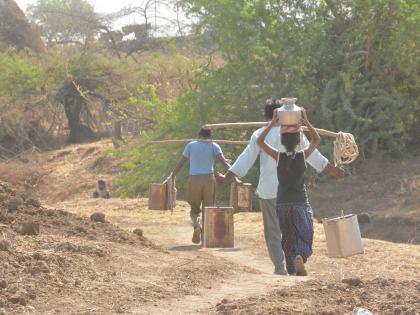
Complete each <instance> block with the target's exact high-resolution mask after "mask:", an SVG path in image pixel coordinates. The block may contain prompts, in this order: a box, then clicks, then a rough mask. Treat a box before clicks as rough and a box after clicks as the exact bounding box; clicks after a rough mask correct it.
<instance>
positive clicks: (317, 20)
mask: <svg viewBox="0 0 420 315" xmlns="http://www.w3.org/2000/svg"><path fill="white" fill-rule="evenodd" d="M184 4H185V5H186V7H187V9H188V10H189V12H190V13H193V14H196V15H197V17H198V18H199V20H200V24H201V29H207V30H210V34H211V35H212V40H213V41H214V42H215V43H216V44H217V45H218V48H219V49H220V51H221V52H222V53H223V56H224V57H225V59H226V60H227V64H226V66H225V67H223V68H222V69H218V70H216V71H215V72H213V73H211V74H210V75H208V76H207V77H206V78H205V79H204V80H203V82H202V83H201V87H202V88H201V89H200V91H199V93H197V94H196V96H195V99H196V100H197V101H198V102H199V103H200V104H201V105H202V106H203V107H206V108H207V106H210V104H219V105H218V106H220V108H223V110H222V112H223V119H225V120H226V113H228V115H229V113H233V112H239V109H240V111H241V113H244V114H245V116H247V117H252V114H251V112H252V110H253V109H255V104H258V103H261V102H262V101H263V100H264V99H265V98H267V97H270V96H290V95H295V96H297V97H298V98H299V102H300V104H302V105H304V106H305V107H307V108H308V109H309V111H310V112H311V114H312V117H315V120H316V123H317V125H319V126H320V127H325V128H330V129H333V130H344V131H349V132H352V133H354V134H356V136H357V137H358V140H359V143H360V144H361V146H362V149H363V150H362V151H363V152H364V153H366V154H369V153H375V151H376V150H377V149H378V148H382V149H388V150H392V151H398V150H400V149H401V148H403V147H404V144H405V143H406V142H407V141H408V140H410V139H412V137H413V134H410V133H408V131H409V130H410V129H409V124H408V123H407V122H408V121H411V125H412V124H413V121H414V120H413V119H411V120H409V115H410V113H413V112H414V111H417V108H419V106H420V104H419V99H418V97H416V95H419V94H420V91H419V85H418V83H417V82H418V73H419V72H418V71H419V58H420V56H419V43H420V41H419V33H418V32H417V29H418V28H419V26H420V14H419V12H420V4H419V2H418V1H414V0H411V1H403V0H397V1H394V0H376V1H374V0H371V1H364V0H357V1H349V0H339V1H327V0H325V1H306V0H302V1H263V0H240V1H233V0H231V1H230V0H228V1H226V0H216V1H205V0H186V1H184ZM253 87H255V88H253ZM211 108H212V109H213V108H214V106H212V107H211ZM212 109H210V110H212ZM213 117H214V118H216V119H217V116H213ZM240 118H242V117H240V116H236V117H234V119H240ZM384 126H386V128H384Z"/></svg>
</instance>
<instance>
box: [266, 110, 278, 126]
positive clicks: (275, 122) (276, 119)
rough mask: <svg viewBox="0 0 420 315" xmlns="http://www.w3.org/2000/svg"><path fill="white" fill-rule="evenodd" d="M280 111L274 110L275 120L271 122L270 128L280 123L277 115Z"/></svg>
mask: <svg viewBox="0 0 420 315" xmlns="http://www.w3.org/2000/svg"><path fill="white" fill-rule="evenodd" d="M278 111H279V108H274V109H273V119H271V121H270V122H269V123H268V126H269V127H274V126H276V125H277V124H278V121H279V119H278V114H277V113H278Z"/></svg>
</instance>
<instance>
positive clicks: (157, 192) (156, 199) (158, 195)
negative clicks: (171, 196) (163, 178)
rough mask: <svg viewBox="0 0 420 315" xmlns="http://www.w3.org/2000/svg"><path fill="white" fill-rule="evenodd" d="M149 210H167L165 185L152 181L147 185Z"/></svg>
mask: <svg viewBox="0 0 420 315" xmlns="http://www.w3.org/2000/svg"><path fill="white" fill-rule="evenodd" d="M149 210H167V185H166V184H164V183H152V184H150V185H149Z"/></svg>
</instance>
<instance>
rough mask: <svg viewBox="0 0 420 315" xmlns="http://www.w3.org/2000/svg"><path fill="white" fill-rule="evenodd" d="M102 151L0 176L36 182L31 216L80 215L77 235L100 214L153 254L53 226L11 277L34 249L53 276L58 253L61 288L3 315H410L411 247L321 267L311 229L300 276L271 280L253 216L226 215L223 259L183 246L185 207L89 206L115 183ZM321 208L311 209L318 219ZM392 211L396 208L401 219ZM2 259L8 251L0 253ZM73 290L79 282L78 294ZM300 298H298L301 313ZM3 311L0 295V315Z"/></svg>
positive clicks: (371, 244) (415, 305)
mask: <svg viewBox="0 0 420 315" xmlns="http://www.w3.org/2000/svg"><path fill="white" fill-rule="evenodd" d="M108 146H109V145H108V144H107V143H95V144H89V145H83V146H73V147H68V148H66V149H65V150H60V151H57V152H51V153H48V154H46V155H42V156H41V155H40V156H37V159H38V161H35V162H36V163H35V162H34V163H33V165H32V164H31V165H32V168H30V167H29V166H28V165H27V164H25V165H20V164H19V165H17V166H16V167H11V166H10V165H7V167H6V169H7V170H11V171H13V172H11V173H10V174H9V175H10V179H11V180H12V179H15V180H16V184H19V183H20V182H25V183H26V181H23V179H26V178H32V177H34V178H35V179H37V180H35V181H34V183H35V184H36V185H37V186H36V187H37V189H36V191H35V193H36V196H38V197H40V199H43V200H41V203H42V205H44V206H47V207H51V208H57V209H65V210H67V211H70V212H73V213H76V214H79V215H81V216H83V217H85V221H86V222H85V223H84V224H85V225H86V226H87V227H89V226H90V223H88V222H89V216H90V215H91V214H92V213H93V212H103V213H105V214H106V218H107V221H109V222H111V223H114V224H115V225H116V226H117V227H116V228H117V229H118V228H120V229H123V230H127V231H129V232H130V233H129V235H132V233H131V231H133V230H134V229H137V228H140V229H142V230H143V234H144V236H145V237H146V238H147V239H149V240H151V241H153V242H154V243H155V244H157V245H158V248H153V247H152V248H145V247H139V246H137V245H134V246H133V245H132V244H126V243H124V242H121V241H115V240H118V239H119V238H118V237H115V236H118V235H120V234H119V233H120V232H116V233H117V234H115V235H113V234H112V235H111V234H110V236H112V237H111V239H110V240H108V239H106V240H105V241H103V240H101V237H102V236H101V233H102V232H100V231H101V230H95V231H96V232H94V231H93V230H92V233H93V232H94V235H95V237H93V238H90V236H91V235H89V234H86V235H84V234H83V233H79V232H83V229H80V227H78V226H75V227H74V229H73V230H75V231H76V232H77V233H78V234H76V235H75V237H74V238H68V237H67V236H66V233H67V232H66V231H67V230H69V227H68V226H66V225H62V226H61V225H60V226H57V228H56V230H57V231H56V232H57V233H56V234H54V235H52V236H51V235H49V234H48V233H46V235H45V236H44V235H42V236H41V238H40V239H41V240H43V238H44V237H45V242H44V243H45V244H44V243H43V242H39V240H38V239H37V238H26V237H18V240H19V241H20V243H19V244H17V245H16V246H15V248H13V249H14V250H21V251H22V253H25V255H24V256H25V257H24V260H22V262H20V261H19V262H17V263H16V262H15V261H11V263H13V264H15V265H16V268H18V269H19V268H20V269H21V270H20V269H19V270H20V272H21V273H22V275H23V278H22V279H26V278H25V277H27V275H26V274H25V272H26V271H25V270H26V269H25V268H24V265H28V264H29V265H31V264H33V263H36V262H35V261H34V258H33V257H38V256H39V255H37V254H36V253H35V251H39V250H41V252H42V253H43V255H45V257H46V259H49V260H48V261H47V262H48V264H49V265H50V268H51V270H52V271H55V270H56V269H57V271H58V270H60V272H61V271H62V267H60V266H59V265H57V263H56V262H55V259H56V256H57V255H58V254H59V255H60V257H61V258H60V259H64V261H69V264H68V266H69V267H68V268H67V269H68V275H67V276H66V277H65V279H64V280H66V281H67V284H66V283H64V282H63V281H61V280H60V281H56V280H55V278H54V277H51V276H50V275H49V278H48V281H49V282H48V284H49V285H50V288H52V289H42V288H41V286H39V289H38V290H39V294H38V295H37V297H36V299H35V300H34V301H31V305H29V306H28V307H27V308H26V309H25V308H23V306H22V307H20V308H19V307H16V308H11V310H12V312H10V314H13V315H14V314H21V313H22V309H25V310H28V309H29V311H30V312H32V313H34V314H101V315H102V314H116V313H120V314H194V313H195V314H198V313H199V314H213V313H221V314H255V313H258V314H305V315H307V314H351V313H352V312H353V310H354V309H355V308H356V307H365V308H368V309H370V310H372V311H374V313H375V314H407V315H408V314H410V315H412V314H417V313H412V312H411V313H410V311H411V310H413V309H415V310H417V309H420V298H419V297H418V296H420V295H419V293H420V277H419V275H418V266H419V265H420V247H419V246H416V245H410V244H395V243H391V242H387V241H377V240H369V239H364V246H365V254H364V255H356V256H352V257H349V258H347V259H331V258H329V257H328V255H327V250H326V243H325V237H324V232H323V230H322V225H320V224H315V239H314V254H313V256H312V257H311V258H310V260H309V262H308V264H307V265H308V266H307V267H308V271H309V277H305V278H296V277H280V276H275V275H273V266H272V264H271V262H270V260H269V258H268V255H267V251H266V247H265V242H264V235H263V227H262V219H261V213H255V212H253V213H239V214H235V248H234V249H231V250H229V249H227V250H222V249H205V248H201V247H199V246H196V245H192V243H191V236H192V235H191V234H192V228H191V226H190V222H189V215H188V212H189V208H188V205H187V204H186V203H185V202H182V201H179V202H178V206H177V207H176V209H175V211H174V213H173V214H172V215H171V214H170V213H169V212H165V211H150V210H148V209H147V208H148V207H147V199H125V200H123V199H119V198H112V199H110V200H102V199H92V198H91V197H90V196H91V192H92V189H93V186H94V182H95V180H97V179H98V178H105V179H109V180H112V179H113V178H114V176H115V174H117V173H118V172H119V168H118V163H116V162H115V161H114V160H112V159H109V158H108V157H105V156H104V155H103V153H102V151H103V149H104V148H106V147H108ZM40 165H42V167H40ZM23 170H25V172H23ZM20 171H22V172H21V173H19V172H20ZM19 174H20V177H19V176H17V175H19ZM32 175H33V176H32ZM35 175H36V176H35ZM39 179H40V180H39ZM31 183H32V182H31ZM410 183H411V182H410ZM31 185H32V184H31ZM413 185H414V184H413ZM413 185H411V186H410V187H411V188H412V190H413V192H412V193H411V195H413V196H414V192H415V189H414V188H415V187H417V186H415V185H414V186H415V187H414V186H413ZM18 186H19V185H18ZM412 186H413V187H414V188H413V187H412ZM21 187H22V188H25V187H26V186H25V185H23V186H22V185H21ZM31 187H32V188H33V186H31ZM111 188H112V186H111ZM377 195H380V193H378V194H377ZM377 195H376V196H377ZM411 195H410V196H411ZM404 196H406V194H404ZM326 197H327V199H326V201H325V204H331V200H333V201H334V202H336V203H337V206H336V207H339V206H341V205H340V204H339V203H340V202H343V198H333V197H332V196H329V195H326ZM353 199H355V200H356V199H357V200H359V199H360V200H362V199H363V198H353ZM327 208H328V207H327V206H322V205H318V207H317V209H319V210H323V209H327ZM403 210H404V209H403V208H401V209H400V212H404V211H403ZM378 211H379V210H378ZM404 213H405V212H404ZM409 214H410V215H411V212H410V213H409ZM53 223H54V224H57V223H58V224H60V222H59V221H57V222H56V221H53ZM107 224H108V223H107ZM107 226H109V225H107ZM371 226H372V228H373V227H374V226H373V224H371ZM99 227H101V225H99ZM90 228H93V227H89V229H90ZM386 228H387V229H388V230H389V231H391V230H392V233H394V234H395V233H396V232H400V231H402V230H403V228H402V227H401V226H397V225H395V224H394V225H393V228H392V229H389V224H388V225H387V226H386ZM73 230H72V229H70V230H69V232H74V231H73ZM43 231H44V230H43ZM103 231H107V230H106V229H105V230H103ZM110 231H117V230H116V229H114V228H112V229H111V230H109V231H108V232H110ZM46 232H48V231H46ZM108 232H107V233H108ZM124 232H125V231H124ZM112 233H114V232H112ZM410 233H411V232H410ZM43 234H44V233H43ZM79 234H80V235H79ZM72 235H73V234H72ZM52 237H54V239H53V238H52ZM53 241H54V242H55V243H57V244H56V245H57V246H55V245H54V248H55V247H57V248H58V249H60V248H61V247H60V246H61V245H60V244H61V243H64V245H66V246H65V248H67V252H64V253H61V252H60V251H59V252H58V253H55V252H53V253H51V252H50V247H51V246H52V244H54V242H53ZM67 243H69V244H70V245H69V244H67ZM29 245H30V246H31V247H30V248H29V247H28V246H29ZM98 246H99V249H103V255H102V254H101V256H95V255H96V254H95V253H97V252H98V250H97V247H98ZM44 247H45V248H44ZM28 248H29V249H28ZM69 250H71V251H73V252H71V251H69ZM84 251H87V252H86V253H85V252H84ZM27 252H28V253H29V254H27ZM32 252H33V253H32ZM101 253H102V252H101ZM1 254H2V253H1V252H0V255H1ZM35 254H36V255H35ZM4 255H7V252H3V256H4ZM31 255H32V256H31ZM33 255H35V256H33ZM92 255H93V256H92ZM0 258H1V257H0ZM23 261H24V263H23ZM11 263H9V264H8V265H11ZM13 264H12V266H15V265H13ZM56 265H57V266H56ZM54 266H55V267H54ZM13 268H15V267H13ZM13 268H12V269H13ZM0 271H1V270H0ZM12 271H13V270H12ZM12 274H13V272H12V273H10V275H11V277H10V279H11V281H13V282H12V283H11V285H10V289H11V290H9V291H10V294H11V293H14V292H13V290H12V289H14V288H13V287H12V285H15V284H16V285H17V284H18V281H16V280H15V279H14V278H13V277H12ZM39 277H40V276H39V275H35V276H34V277H33V279H32V280H33V284H35V285H36V286H37V285H38V284H41V283H43V284H45V282H43V281H44V279H43V281H40V279H38V278H39ZM348 279H350V280H351V279H356V281H355V282H354V281H353V280H352V281H350V283H358V284H357V285H354V286H348V285H347V284H346V282H343V280H345V281H346V280H348ZM357 279H359V281H358V280H357ZM0 280H1V279H0ZM92 280H94V281H92ZM302 281H304V283H301V282H302ZM63 283H64V284H63ZM72 283H78V285H77V287H76V286H75V285H73V284H72ZM31 285H32V284H31ZM291 286H292V287H293V289H290V287H291ZM26 287H27V286H26ZM26 289H27V291H28V290H29V291H30V289H31V288H30V287H28V288H26ZM29 291H28V292H29ZM396 292H397V293H396ZM63 294H64V295H65V297H64V298H63V297H62V296H63ZM301 296H305V302H304V303H303V302H302V299H301ZM306 297H307V298H306ZM3 301H4V299H3V297H2V296H1V290H0V314H1V305H2V303H3ZM8 305H10V303H9V304H8ZM30 307H32V309H31V308H30Z"/></svg>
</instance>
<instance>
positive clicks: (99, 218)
mask: <svg viewBox="0 0 420 315" xmlns="http://www.w3.org/2000/svg"><path fill="white" fill-rule="evenodd" d="M90 219H91V220H92V221H93V222H102V223H105V214H104V213H102V212H95V213H93V214H92V215H91V216H90Z"/></svg>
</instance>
